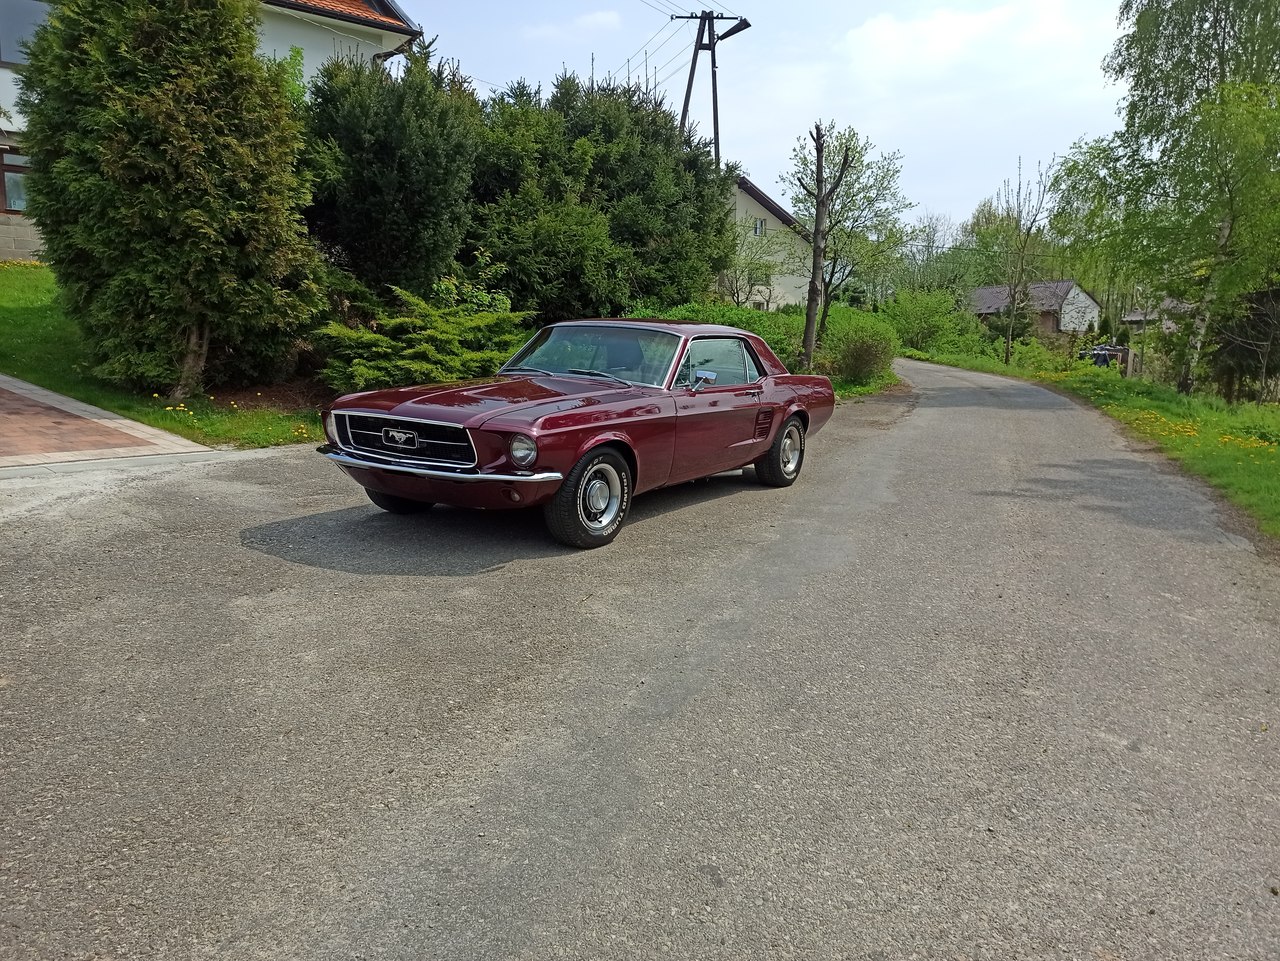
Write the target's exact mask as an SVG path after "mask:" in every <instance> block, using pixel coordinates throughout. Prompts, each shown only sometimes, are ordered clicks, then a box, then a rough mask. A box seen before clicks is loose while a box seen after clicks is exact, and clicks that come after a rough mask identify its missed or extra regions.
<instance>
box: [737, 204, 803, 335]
mask: <svg viewBox="0 0 1280 961" xmlns="http://www.w3.org/2000/svg"><path fill="white" fill-rule="evenodd" d="M733 217H734V221H735V222H736V223H738V224H741V223H742V221H743V220H744V219H745V220H747V221H748V222H749V223H754V222H756V221H759V220H763V221H764V224H763V228H762V229H764V230H765V231H767V232H768V233H770V234H773V233H775V232H779V231H780V232H781V233H782V234H783V235H784V236H785V240H784V241H783V243H784V245H785V246H784V248H783V249H784V253H782V254H780V255H779V256H778V257H777V258H775V259H776V261H777V263H778V267H779V269H778V270H777V271H775V272H774V274H773V296H772V297H771V299H770V303H769V306H770V307H771V308H773V309H777V308H778V307H782V306H783V305H785V304H803V303H806V302H807V301H808V299H809V278H808V277H803V276H800V275H798V274H796V273H794V270H795V263H797V262H802V261H803V260H804V258H805V257H808V256H811V254H810V248H809V245H808V244H807V243H805V241H804V238H802V237H800V236H799V235H798V234H797V233H796V232H795V231H793V230H792V229H791V228H790V227H786V226H784V225H783V224H781V223H779V222H778V218H777V217H776V216H775V215H774V214H772V213H770V212H769V211H768V210H766V209H765V208H764V206H763V205H761V204H760V203H758V202H757V201H756V199H755V198H754V197H751V196H749V195H748V194H747V193H745V192H744V191H743V190H741V189H736V190H735V191H734V208H733ZM755 302H756V303H760V304H762V303H763V298H756V299H755ZM753 305H754V304H753Z"/></svg>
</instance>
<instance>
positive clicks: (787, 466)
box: [756, 417, 804, 487]
mask: <svg viewBox="0 0 1280 961" xmlns="http://www.w3.org/2000/svg"><path fill="white" fill-rule="evenodd" d="M803 466H804V424H803V423H802V422H801V420H800V418H799V417H788V418H787V420H786V422H785V423H784V424H783V425H782V429H781V430H779V431H778V436H777V437H775V438H774V439H773V443H772V444H771V445H770V446H769V453H767V454H765V455H764V456H763V457H761V458H760V459H759V460H758V461H756V477H757V478H759V480H760V483H762V484H765V485H767V486H769V487H790V486H791V485H792V484H794V483H795V482H796V478H797V477H799V476H800V468H801V467H803Z"/></svg>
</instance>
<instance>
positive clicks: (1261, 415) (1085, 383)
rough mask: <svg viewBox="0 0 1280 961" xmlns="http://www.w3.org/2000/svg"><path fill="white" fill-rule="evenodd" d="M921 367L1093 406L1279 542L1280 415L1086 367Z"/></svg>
mask: <svg viewBox="0 0 1280 961" xmlns="http://www.w3.org/2000/svg"><path fill="white" fill-rule="evenodd" d="M913 356H915V357H916V358H917V359H920V360H929V361H932V362H934V363H939V364H946V365H947V366H950V367H963V368H965V369H966V370H977V371H983V372H986V373H992V374H1002V375H1005V376H1010V377H1020V378H1022V379H1024V380H1033V381H1039V382H1040V383H1044V384H1052V385H1053V386H1055V387H1058V388H1061V389H1063V390H1065V391H1067V392H1069V393H1071V394H1073V395H1074V396H1076V397H1080V398H1082V399H1083V400H1086V401H1088V402H1089V403H1091V404H1093V405H1094V406H1095V407H1097V408H1098V409H1100V410H1102V411H1104V412H1105V413H1107V414H1109V415H1110V416H1112V417H1114V418H1115V419H1116V420H1118V421H1120V422H1121V423H1123V424H1125V425H1127V426H1128V427H1129V429H1130V430H1132V431H1133V432H1134V433H1135V434H1137V435H1138V436H1140V437H1143V438H1145V439H1147V440H1150V441H1152V442H1154V443H1155V444H1156V445H1158V446H1159V447H1160V449H1161V450H1162V451H1163V452H1164V453H1165V454H1167V455H1168V456H1169V457H1171V458H1172V459H1174V460H1176V461H1177V462H1178V463H1180V464H1182V466H1183V467H1185V468H1186V469H1187V470H1188V471H1189V472H1191V473H1192V474H1195V475H1196V476H1198V477H1201V478H1203V479H1204V480H1206V481H1208V482H1209V483H1210V484H1212V485H1213V486H1214V487H1216V488H1218V489H1219V490H1220V491H1222V492H1223V494H1225V495H1226V496H1227V498H1228V499H1229V500H1230V501H1231V502H1232V503H1234V504H1236V505H1238V506H1239V507H1241V508H1243V509H1244V510H1245V511H1247V512H1248V513H1249V514H1250V515H1252V516H1253V517H1254V518H1255V519H1256V520H1257V522H1258V525H1259V527H1261V529H1262V530H1263V531H1265V532H1266V533H1268V534H1271V535H1272V536H1275V537H1280V408H1277V407H1275V406H1274V405H1267V406H1263V407H1260V406H1258V405H1256V404H1237V405H1235V406H1230V405H1228V404H1226V403H1224V402H1223V401H1221V400H1219V399H1218V398H1216V397H1207V396H1202V395H1191V396H1187V395H1184V394H1179V393H1178V392H1177V391H1175V390H1173V389H1171V388H1168V387H1165V386H1162V385H1160V384H1153V383H1151V382H1149V381H1143V380H1135V379H1131V378H1124V377H1121V376H1120V375H1119V374H1118V373H1117V372H1116V371H1115V370H1111V369H1102V368H1098V367H1094V366H1092V365H1087V366H1086V365H1080V366H1077V367H1073V368H1072V369H1070V370H1067V371H1027V370H1018V369H1016V368H1009V367H1006V366H1005V365H1004V364H1002V363H1000V362H999V361H998V360H993V359H991V358H988V357H967V356H954V355H947V356H928V355H922V354H915V353H914V352H913Z"/></svg>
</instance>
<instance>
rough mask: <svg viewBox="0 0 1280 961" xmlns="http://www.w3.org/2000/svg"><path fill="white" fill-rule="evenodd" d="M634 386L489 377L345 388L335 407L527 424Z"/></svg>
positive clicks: (463, 422)
mask: <svg viewBox="0 0 1280 961" xmlns="http://www.w3.org/2000/svg"><path fill="white" fill-rule="evenodd" d="M632 389H633V388H630V387H623V386H622V385H620V384H619V385H612V384H610V383H609V382H608V381H605V380H593V379H588V378H584V377H554V376H551V377H543V376H537V375H531V376H528V377H491V378H487V379H485V380H471V381H465V382H463V383H458V384H434V385H431V386H427V387H398V388H392V389H389V390H375V391H368V392H366V393H363V394H349V395H348V396H346V397H343V398H341V399H340V400H338V402H337V403H335V404H334V409H335V410H366V411H377V412H378V413H382V414H389V415H391V416H394V417H412V418H418V419H421V420H430V421H436V422H437V423H443V424H457V425H459V426H460V427H471V428H474V427H479V426H480V425H481V424H483V423H484V422H485V421H487V420H490V419H491V418H494V417H497V416H499V415H502V420H503V421H504V423H507V424H521V423H529V424H531V423H532V422H533V421H535V420H537V419H538V418H539V417H542V416H545V415H546V414H549V413H554V412H556V411H563V410H567V409H570V408H573V407H580V406H589V405H590V404H592V403H595V402H596V400H597V398H599V397H603V396H609V397H610V398H611V399H612V398H613V397H614V396H615V395H617V394H619V393H621V392H623V391H627V390H632Z"/></svg>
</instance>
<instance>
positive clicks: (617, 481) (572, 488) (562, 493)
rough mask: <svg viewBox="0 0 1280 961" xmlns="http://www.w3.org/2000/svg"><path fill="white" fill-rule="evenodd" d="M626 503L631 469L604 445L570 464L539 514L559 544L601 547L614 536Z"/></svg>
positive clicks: (625, 508)
mask: <svg viewBox="0 0 1280 961" xmlns="http://www.w3.org/2000/svg"><path fill="white" fill-rule="evenodd" d="M630 507H631V471H630V469H629V468H628V467H627V462H626V461H624V460H623V459H622V457H621V456H620V455H619V454H618V453H617V451H615V450H612V449H610V448H608V447H605V448H596V449H595V450H593V451H589V452H588V453H587V454H585V455H584V456H583V458H582V459H581V460H580V461H578V463H576V464H574V465H573V470H571V471H569V475H568V476H567V477H566V478H565V479H564V483H563V484H561V485H560V489H559V490H558V491H556V495H555V497H553V498H552V499H551V500H550V501H548V502H547V505H546V507H544V508H543V516H544V517H545V518H546V521H547V529H548V530H549V531H550V532H551V536H552V537H554V538H555V539H556V540H558V541H559V542H560V543H561V544H567V545H568V546H569V547H581V548H591V547H603V546H604V545H605V544H608V543H609V542H610V541H612V540H613V539H614V538H615V537H617V536H618V531H619V530H620V529H621V528H622V522H623V521H624V520H626V517H627V510H628V509H629V508H630Z"/></svg>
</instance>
